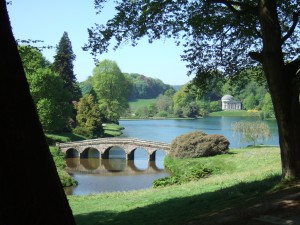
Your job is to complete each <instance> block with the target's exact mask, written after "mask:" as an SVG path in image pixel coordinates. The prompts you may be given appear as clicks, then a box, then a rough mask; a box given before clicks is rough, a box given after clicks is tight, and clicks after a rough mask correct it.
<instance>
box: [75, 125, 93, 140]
mask: <svg viewBox="0 0 300 225" xmlns="http://www.w3.org/2000/svg"><path fill="white" fill-rule="evenodd" d="M73 133H75V134H78V135H82V136H84V137H87V138H94V137H95V136H94V134H93V129H92V128H87V127H80V126H77V127H75V128H74V129H73Z"/></svg>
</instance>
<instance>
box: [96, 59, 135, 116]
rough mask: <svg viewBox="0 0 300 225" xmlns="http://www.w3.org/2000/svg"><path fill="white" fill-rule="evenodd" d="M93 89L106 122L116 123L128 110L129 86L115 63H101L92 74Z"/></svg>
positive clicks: (106, 61) (108, 61)
mask: <svg viewBox="0 0 300 225" xmlns="http://www.w3.org/2000/svg"><path fill="white" fill-rule="evenodd" d="M93 89H94V90H95V93H96V95H97V99H98V103H99V108H100V112H101V114H102V115H104V116H105V118H106V119H107V121H111V122H117V121H118V119H119V118H120V115H121V114H122V112H124V111H126V109H127V108H128V97H129V95H130V90H131V85H130V83H129V82H128V81H127V80H126V78H125V76H124V75H123V74H122V72H121V70H120V68H119V67H118V65H117V63H116V62H114V61H110V60H103V61H101V62H100V63H99V64H98V65H97V66H96V68H95V69H94V72H93Z"/></svg>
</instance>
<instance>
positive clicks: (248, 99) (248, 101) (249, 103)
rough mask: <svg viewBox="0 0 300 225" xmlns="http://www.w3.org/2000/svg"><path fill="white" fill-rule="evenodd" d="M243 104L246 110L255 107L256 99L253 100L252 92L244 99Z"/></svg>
mask: <svg viewBox="0 0 300 225" xmlns="http://www.w3.org/2000/svg"><path fill="white" fill-rule="evenodd" d="M243 106H244V108H245V109H248V110H249V109H255V106H256V101H255V97H254V95H253V94H252V93H251V94H250V95H248V96H247V97H246V98H245V99H244V101H243Z"/></svg>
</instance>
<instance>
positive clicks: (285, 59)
mask: <svg viewBox="0 0 300 225" xmlns="http://www.w3.org/2000/svg"><path fill="white" fill-rule="evenodd" d="M106 1H107V0H96V1H95V6H96V8H97V9H98V10H101V9H102V6H103V5H102V4H103V3H104V2H106ZM116 4H117V6H116V15H115V16H114V17H113V18H112V19H110V20H109V21H108V22H107V23H106V25H99V26H96V27H93V28H91V29H89V43H88V44H87V45H86V46H85V49H90V50H91V51H92V52H93V53H95V54H97V53H102V52H105V51H107V50H108V49H109V43H111V40H112V39H113V38H115V40H116V42H113V43H116V45H115V46H114V47H115V48H117V47H119V46H120V45H121V44H122V43H124V42H130V41H131V42H132V45H136V44H137V42H138V40H139V39H141V38H142V37H144V36H147V37H148V39H149V42H152V41H154V40H155V39H160V38H162V37H174V38H175V40H176V42H177V43H178V44H180V43H181V41H183V42H184V46H185V51H184V54H183V56H182V57H183V60H185V61H187V62H189V65H188V68H189V74H192V73H194V74H196V78H197V79H196V81H197V84H198V86H199V87H202V86H203V84H204V86H205V84H206V80H207V79H210V74H211V71H215V70H219V71H222V72H223V74H224V75H225V76H227V77H231V78H232V79H235V80H237V79H239V76H244V75H245V73H243V71H245V70H246V69H247V68H253V66H257V65H261V66H262V68H263V72H264V73H263V74H259V75H258V76H257V78H258V79H265V80H266V81H267V84H268V88H269V91H270V94H271V98H272V102H273V105H274V111H275V116H276V119H277V124H278V130H279V143H280V149H281V161H282V175H283V177H284V178H300V142H299V141H298V139H299V136H300V117H299V115H300V104H299V90H300V85H299V84H300V81H299V80H300V72H299V71H300V70H299V68H300V57H299V51H300V50H299V47H298V44H297V43H299V41H300V35H299V33H300V32H299V31H300V26H299V13H300V2H299V0H289V1H286V0H249V1H244V0H235V1H231V0H206V1H205V0H192V1H191V0H177V1H169V0H151V1H145V0H135V1H116Z"/></svg>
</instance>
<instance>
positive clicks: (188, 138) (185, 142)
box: [170, 131, 229, 158]
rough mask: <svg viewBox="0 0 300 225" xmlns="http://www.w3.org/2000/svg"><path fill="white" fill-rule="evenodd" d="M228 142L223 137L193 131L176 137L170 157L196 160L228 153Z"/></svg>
mask: <svg viewBox="0 0 300 225" xmlns="http://www.w3.org/2000/svg"><path fill="white" fill-rule="evenodd" d="M228 147H229V141H228V140H227V139H226V138H225V137H224V136H223V135H217V134H214V135H207V134H205V133H204V132H201V131H194V132H190V133H187V134H183V135H180V136H178V137H176V138H175V139H174V140H173V141H172V143H171V151H170V155H171V156H173V157H176V158H198V157H205V156H213V155H218V154H223V153H227V152H228V150H229V149H228Z"/></svg>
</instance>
